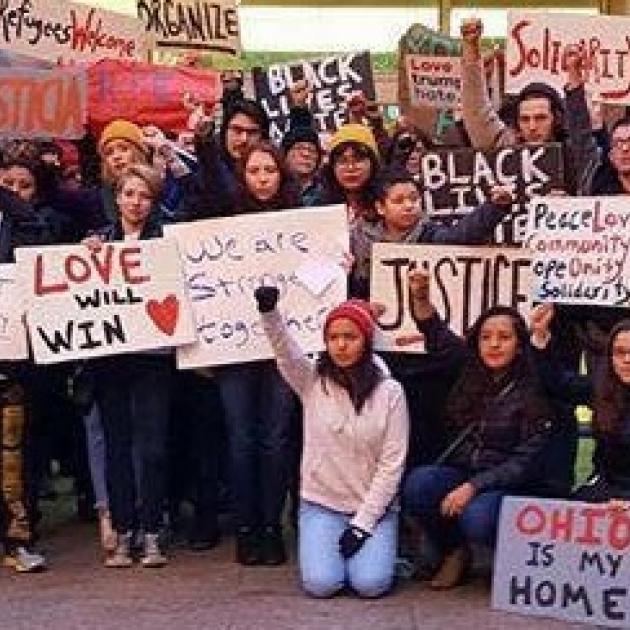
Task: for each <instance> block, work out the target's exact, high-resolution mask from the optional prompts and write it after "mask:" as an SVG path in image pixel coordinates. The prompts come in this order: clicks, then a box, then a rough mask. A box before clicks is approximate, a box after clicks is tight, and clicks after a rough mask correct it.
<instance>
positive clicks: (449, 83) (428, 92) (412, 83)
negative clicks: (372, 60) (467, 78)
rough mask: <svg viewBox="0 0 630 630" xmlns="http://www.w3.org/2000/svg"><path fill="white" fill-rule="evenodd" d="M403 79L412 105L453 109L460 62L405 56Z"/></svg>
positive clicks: (459, 88)
mask: <svg viewBox="0 0 630 630" xmlns="http://www.w3.org/2000/svg"><path fill="white" fill-rule="evenodd" d="M405 62H406V65H407V80H408V82H409V97H410V101H411V104H412V105H415V106H417V105H426V106H428V107H435V108H438V109H439V108H453V107H456V106H457V105H459V103H460V100H461V92H462V73H461V59H460V58H459V57H429V56H426V55H407V56H406V58H405Z"/></svg>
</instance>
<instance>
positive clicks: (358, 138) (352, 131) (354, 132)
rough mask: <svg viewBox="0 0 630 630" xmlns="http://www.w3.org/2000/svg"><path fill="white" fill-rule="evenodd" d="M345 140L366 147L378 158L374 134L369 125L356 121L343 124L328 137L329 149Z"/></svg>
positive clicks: (333, 148) (331, 149) (334, 147)
mask: <svg viewBox="0 0 630 630" xmlns="http://www.w3.org/2000/svg"><path fill="white" fill-rule="evenodd" d="M346 142H356V143H357V144H361V145H363V146H365V147H367V148H368V149H370V151H372V153H374V156H375V157H376V158H377V159H378V145H377V144H376V139H375V138H374V134H373V133H372V130H371V129H370V128H369V127H366V126H365V125H358V124H356V123H350V124H347V125H343V126H342V127H340V128H339V129H338V130H337V132H336V133H335V134H334V135H333V137H332V138H331V139H330V144H329V148H330V151H331V152H332V151H334V150H335V149H336V148H337V147H338V146H341V145H342V144H345V143H346Z"/></svg>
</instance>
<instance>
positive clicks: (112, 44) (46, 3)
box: [0, 0, 148, 62]
mask: <svg viewBox="0 0 630 630" xmlns="http://www.w3.org/2000/svg"><path fill="white" fill-rule="evenodd" d="M0 9H1V11H0V24H1V25H2V28H0V48H1V49H3V50H9V51H11V52H14V53H18V54H23V55H28V56H29V57H37V58H39V59H47V60H49V61H54V62H57V61H59V60H60V59H62V60H64V61H68V60H71V59H73V60H75V61H98V60H99V59H120V60H127V61H129V60H138V61H142V60H146V59H147V54H148V47H147V41H146V36H145V34H144V28H143V26H142V23H141V22H140V20H138V19H137V18H134V17H130V16H129V15H123V14H121V13H116V12H114V11H106V10H105V9H100V8H97V7H92V6H90V5H89V4H80V3H78V2H68V1H67V0H64V2H60V1H59V0H27V1H25V0H3V2H2V4H1V5H0Z"/></svg>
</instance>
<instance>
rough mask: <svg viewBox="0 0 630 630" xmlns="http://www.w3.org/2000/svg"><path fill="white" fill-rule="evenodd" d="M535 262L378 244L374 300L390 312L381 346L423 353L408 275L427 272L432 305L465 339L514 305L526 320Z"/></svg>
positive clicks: (505, 253) (382, 323)
mask: <svg viewBox="0 0 630 630" xmlns="http://www.w3.org/2000/svg"><path fill="white" fill-rule="evenodd" d="M530 266H531V258H530V255H529V253H528V252H527V250H524V249H517V248H498V247H461V246H451V245H424V244H416V245H407V244H400V243H375V244H374V245H373V246H372V269H371V278H370V283H371V284H370V300H371V301H372V302H375V303H377V304H383V305H384V306H385V307H386V310H385V313H384V315H383V316H382V317H380V318H379V321H378V327H379V332H380V334H379V336H378V337H377V347H378V348H379V349H381V350H388V351H394V352H396V351H399V352H423V351H424V342H423V341H422V339H420V338H419V337H418V327H417V326H416V324H415V322H414V320H413V317H412V314H411V307H410V301H409V283H408V277H407V275H408V273H409V270H410V269H412V268H413V267H416V268H418V269H425V270H426V271H427V272H428V273H429V277H430V280H429V283H430V284H429V289H430V300H431V303H432V304H433V306H435V308H436V309H437V311H438V313H439V314H440V316H441V317H442V318H443V319H444V320H445V321H446V323H447V324H448V325H449V327H450V328H451V330H453V331H454V332H456V333H458V334H460V335H465V334H467V333H468V331H469V330H470V329H471V328H472V326H473V324H474V323H475V321H476V320H477V318H478V317H479V316H480V315H481V314H482V313H483V312H485V311H486V310H488V309H489V308H490V307H492V306H495V305H504V306H512V307H514V308H516V309H518V311H519V312H520V313H521V314H522V315H523V316H524V317H527V316H528V313H529V309H530V299H529V296H530V292H531V287H530V284H531V270H530Z"/></svg>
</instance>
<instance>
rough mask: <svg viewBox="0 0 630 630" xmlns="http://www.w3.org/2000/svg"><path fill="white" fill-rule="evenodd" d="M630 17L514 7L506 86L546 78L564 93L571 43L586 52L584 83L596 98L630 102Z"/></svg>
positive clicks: (510, 16) (510, 17) (514, 87)
mask: <svg viewBox="0 0 630 630" xmlns="http://www.w3.org/2000/svg"><path fill="white" fill-rule="evenodd" d="M628 32H630V18H628V17H625V16H620V15H615V16H590V15H575V14H573V15H571V14H558V13H547V12H546V11H544V12H543V11H541V12H540V13H528V12H527V11H510V12H509V14H508V32H507V39H506V72H505V91H506V92H508V93H513V94H516V93H518V92H519V91H520V90H521V89H522V88H524V87H525V86H526V85H527V84H529V83H547V84H548V85H551V86H553V87H554V88H556V89H557V90H558V92H559V93H561V94H562V93H563V91H564V85H565V84H566V80H567V79H566V74H565V72H564V69H563V63H564V53H565V50H566V48H567V46H572V45H579V46H581V47H582V48H583V49H584V50H585V51H586V55H587V64H588V65H587V67H588V77H587V83H586V89H587V90H588V91H589V92H591V93H592V94H593V98H594V99H595V100H597V101H602V102H606V103H616V104H623V105H627V104H630V55H628V42H627V35H628Z"/></svg>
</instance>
